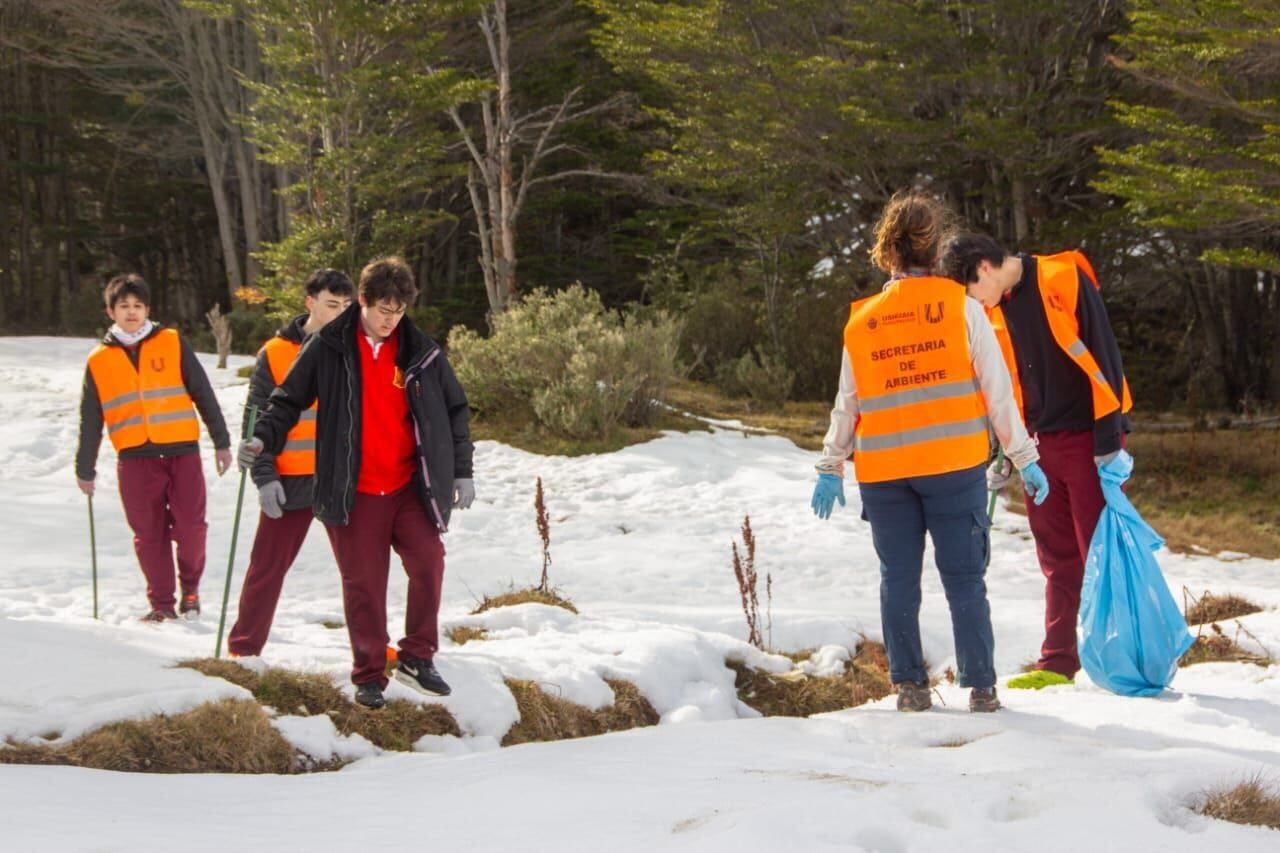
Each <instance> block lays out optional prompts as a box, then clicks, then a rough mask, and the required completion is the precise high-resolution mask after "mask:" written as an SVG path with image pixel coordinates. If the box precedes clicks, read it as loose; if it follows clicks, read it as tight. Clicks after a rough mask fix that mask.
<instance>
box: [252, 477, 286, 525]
mask: <svg viewBox="0 0 1280 853" xmlns="http://www.w3.org/2000/svg"><path fill="white" fill-rule="evenodd" d="M284 500H285V499H284V485H283V484H282V483H281V482H280V481H279V480H272V481H271V482H270V483H263V484H262V485H261V486H258V505H259V506H260V507H262V514H263V515H265V516H266V517H267V518H279V517H280V516H282V515H284Z"/></svg>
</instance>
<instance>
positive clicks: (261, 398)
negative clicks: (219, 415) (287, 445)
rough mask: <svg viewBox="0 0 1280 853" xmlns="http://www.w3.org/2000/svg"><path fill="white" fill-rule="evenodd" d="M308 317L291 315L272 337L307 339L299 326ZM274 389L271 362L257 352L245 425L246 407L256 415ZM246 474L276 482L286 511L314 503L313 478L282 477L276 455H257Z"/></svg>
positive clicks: (260, 481)
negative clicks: (291, 317)
mask: <svg viewBox="0 0 1280 853" xmlns="http://www.w3.org/2000/svg"><path fill="white" fill-rule="evenodd" d="M308 319H310V315H307V314H302V315H300V316H297V317H294V318H293V319H292V320H290V321H289V322H288V323H286V324H284V325H283V326H281V327H280V330H279V331H278V332H276V337H279V338H284V339H285V340H286V341H292V342H293V343H295V344H301V343H302V342H303V341H305V340H306V338H307V333H306V332H304V331H303V327H304V326H306V324H307V320H308ZM274 390H276V378H275V376H273V375H272V373H271V362H270V361H269V360H268V359H267V354H266V352H265V351H259V353H258V361H257V363H256V364H254V366H253V376H252V377H250V379H249V399H248V401H247V402H246V403H245V411H244V420H243V421H241V423H243V424H244V426H245V428H248V426H249V407H250V406H257V407H258V413H259V414H261V413H262V412H265V411H266V410H267V405H268V404H269V401H270V398H271V392H272V391H274ZM250 476H252V477H253V484H254V485H255V486H257V487H258V488H262V487H263V486H265V485H266V484H267V483H272V482H276V481H279V482H280V484H281V485H282V486H284V508H285V509H287V510H294V509H303V508H305V507H310V506H311V505H312V504H313V503H314V502H315V489H314V480H315V478H313V477H309V476H297V477H286V476H282V475H281V474H280V471H279V470H278V469H277V468H276V456H275V454H274V453H262V454H260V455H259V456H258V461H257V462H255V463H254V464H253V471H252V472H251V474H250Z"/></svg>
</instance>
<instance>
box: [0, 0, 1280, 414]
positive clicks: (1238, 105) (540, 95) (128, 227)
mask: <svg viewBox="0 0 1280 853" xmlns="http://www.w3.org/2000/svg"><path fill="white" fill-rule="evenodd" d="M906 186H917V187H921V188H923V189H925V190H926V191H929V192H931V193H934V194H936V195H937V196H938V197H940V198H943V199H945V200H946V201H947V202H948V203H949V205H950V206H951V207H952V208H953V209H954V210H955V212H956V213H957V215H958V217H959V218H960V219H961V220H962V221H963V222H964V223H965V224H967V225H968V226H970V227H974V228H978V229H982V230H985V231H987V232H988V233H990V234H992V235H993V236H995V237H996V238H997V239H999V240H1000V241H1002V242H1003V243H1005V244H1006V245H1007V246H1009V247H1010V248H1016V249H1019V250H1024V251H1032V252H1035V251H1053V250H1058V249H1062V248H1068V247H1077V246H1078V247H1081V248H1083V249H1084V250H1085V251H1086V252H1087V253H1088V255H1089V256H1090V257H1091V259H1092V260H1093V262H1094V265H1095V266H1096V267H1097V268H1098V270H1099V273H1100V276H1101V280H1102V282H1103V288H1104V298H1105V299H1106V302H1107V304H1108V307H1109V310H1110V312H1111V314H1112V319H1113V323H1114V324H1115V326H1116V329H1117V333H1118V335H1119V337H1120V341H1121V346H1122V348H1123V351H1124V356H1125V359H1126V368H1127V370H1128V372H1129V374H1130V377H1131V380H1132V384H1133V387H1134V392H1135V397H1136V398H1137V400H1138V405H1139V408H1141V409H1145V410H1148V411H1152V410H1158V409H1186V408H1190V409H1192V410H1207V409H1229V410H1235V411H1245V412H1256V411H1259V410H1265V409H1273V408H1274V407H1275V406H1276V405H1277V404H1278V403H1280V4H1277V3H1276V2H1275V1H1274V0H1044V2H1037V3H1025V2H1020V0H971V1H970V2H930V0H731V2H730V0H672V1H671V2H661V0H563V1H560V0H541V2H524V0H496V2H466V0H381V2H358V0H256V1H255V2H250V0H38V1H37V0H0V328H2V329H3V330H4V331H6V332H8V333H22V334H31V333H74V334H92V333H95V332H97V331H98V330H100V329H101V328H102V327H103V326H104V325H105V322H104V319H105V318H104V317H103V316H102V312H101V311H100V308H99V305H100V301H99V300H100V297H99V290H100V288H101V285H102V283H103V282H104V281H105V280H106V279H107V278H108V277H109V276H110V275H112V274H114V273H117V272H120V271H126V270H129V271H137V272H139V273H141V274H142V275H143V276H145V277H146V278H147V279H148V280H149V281H151V283H152V284H153V287H154V289H155V293H156V296H155V305H154V309H153V310H154V313H155V315H156V316H158V317H159V318H160V319H162V320H164V321H166V322H170V323H176V324H178V325H179V326H181V327H182V328H183V329H184V330H186V331H187V332H188V333H189V334H192V335H195V336H197V338H198V339H202V340H203V342H204V345H205V346H212V334H211V332H210V330H209V323H208V322H207V320H206V315H207V312H209V311H210V309H212V308H213V307H214V306H215V305H216V306H218V307H219V308H220V310H221V311H222V312H223V313H228V312H229V317H230V321H231V329H232V332H233V345H234V346H235V348H236V349H239V350H242V351H247V350H252V349H253V348H254V347H256V346H257V345H258V344H259V343H260V342H261V340H262V339H263V338H264V337H265V335H266V334H268V333H269V330H270V329H271V328H272V323H273V319H272V316H273V315H278V314H279V313H281V312H284V311H287V310H289V309H290V308H292V307H295V306H296V305H297V302H298V296H297V293H296V291H297V285H298V283H299V282H300V281H301V278H302V277H304V276H305V274H306V273H307V272H308V271H309V270H310V269H312V268H315V267H317V266H323V265H327V266H334V267H338V268H341V269H345V270H348V271H351V272H352V273H353V274H354V272H355V271H358V269H359V267H360V266H361V265H362V264H363V263H364V262H365V261H366V260H368V259H369V258H371V257H374V256H376V255H379V254H385V253H396V254H400V255H402V256H404V257H405V258H406V259H407V260H408V261H409V262H410V263H411V265H412V266H413V268H414V269H415V270H416V271H417V276H418V280H419V285H420V289H421V297H420V303H419V304H418V305H417V306H415V307H414V313H415V316H416V317H417V318H418V319H419V320H420V321H421V322H423V323H425V325H426V326H427V327H428V328H430V329H432V330H433V331H435V332H437V333H438V334H440V335H442V336H443V335H444V334H445V333H447V331H448V329H449V328H450V327H452V326H454V325H458V324H462V325H466V326H469V327H471V328H474V329H477V330H480V331H482V332H483V331H484V330H486V329H487V328H489V327H490V325H491V324H492V320H493V318H494V316H495V315H498V314H501V313H502V312H503V311H504V310H505V309H506V307H507V306H508V305H509V304H511V300H513V299H515V298H518V297H519V295H520V294H521V293H522V292H528V291H530V290H532V289H535V288H549V289H553V290H559V289H562V288H564V287H567V286H568V285H570V284H572V283H574V282H581V283H582V284H583V285H584V286H585V287H587V288H588V289H590V290H593V291H596V292H597V293H598V294H599V295H600V297H601V298H602V299H603V300H604V302H605V304H607V305H610V306H615V307H622V306H624V305H626V304H628V303H643V304H644V305H647V306H656V307H657V308H660V309H666V310H667V311H669V312H671V313H673V314H675V315H677V316H678V317H679V318H680V319H681V320H682V323H683V326H682V331H681V341H680V348H681V352H682V354H683V360H684V363H685V365H686V366H687V368H688V369H689V370H690V371H691V372H692V373H693V375H695V376H697V377H699V378H704V379H711V380H717V379H719V380H724V381H728V380H727V379H726V377H730V378H731V377H732V376H735V375H737V376H741V375H744V373H743V371H742V370H740V369H737V368H740V367H742V366H743V365H746V366H747V367H749V368H751V370H749V371H747V373H748V374H749V375H752V376H757V377H763V378H762V379H759V380H757V381H764V382H769V383H771V384H773V385H775V386H776V387H782V388H785V389H787V390H788V392H789V394H790V395H791V396H793V397H795V398H799V399H815V398H824V397H827V396H828V395H829V394H830V393H831V390H832V388H833V386H834V379H835V375H836V364H837V361H838V358H839V347H838V340H839V338H838V333H839V329H840V328H841V326H842V325H843V323H844V321H845V318H846V315H847V304H848V302H849V300H850V299H853V298H857V297H858V296H860V295H864V294H866V293H869V292H872V291H873V290H874V289H875V288H877V287H878V286H879V283H880V281H881V276H879V275H877V274H876V273H875V272H874V271H873V270H872V269H871V266H870V263H869V260H868V258H867V251H866V250H867V247H868V231H869V229H870V227H871V225H872V224H873V223H874V220H875V217H876V215H877V214H878V212H879V210H880V208H881V207H882V206H883V204H884V202H885V201H886V200H887V199H888V198H889V197H890V196H891V195H892V194H893V192H894V191H895V190H897V189H899V188H902V187H906Z"/></svg>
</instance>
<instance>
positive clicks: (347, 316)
mask: <svg viewBox="0 0 1280 853" xmlns="http://www.w3.org/2000/svg"><path fill="white" fill-rule="evenodd" d="M358 334H363V330H362V329H361V326H360V305H359V303H354V304H352V306H351V307H350V308H348V309H347V310H346V311H345V312H343V313H342V314H341V315H340V316H339V317H338V318H337V319H335V320H334V321H333V322H331V323H329V325H327V326H325V327H324V328H323V329H321V330H320V331H319V332H316V333H315V334H314V335H312V336H311V337H310V338H308V339H307V341H306V343H304V344H303V345H302V351H301V352H300V353H298V360H297V361H295V362H294V363H293V367H292V368H291V369H290V370H289V375H288V376H286V377H285V379H284V382H283V383H282V384H281V385H280V387H278V388H276V389H275V391H273V392H272V393H271V398H270V405H269V406H268V408H267V411H266V412H265V413H264V414H263V415H262V416H261V417H260V418H259V420H258V425H257V427H256V428H255V429H254V431H253V434H254V436H256V437H257V438H260V439H262V442H263V444H264V445H265V452H269V453H279V452H280V451H281V449H283V447H284V442H285V436H286V435H287V434H288V432H289V430H290V429H292V428H293V425H294V424H295V423H297V422H298V418H299V416H301V414H302V412H304V411H305V410H306V409H307V408H308V407H310V406H311V404H312V403H313V402H315V401H316V400H317V399H318V400H319V401H320V403H319V412H318V416H317V418H316V476H315V500H314V503H313V508H314V510H315V514H316V518H318V519H320V520H321V521H323V522H325V523H326V524H346V523H347V520H348V518H349V517H350V514H351V507H352V506H353V505H354V503H355V498H356V482H357V481H358V480H359V477H360V440H361V428H362V418H361V393H360V388H361V384H360V383H361V377H360V373H361V370H360V353H359V350H358V349H357V344H356V335H358ZM397 334H399V335H400V341H399V352H398V355H397V358H396V365H397V366H398V367H399V368H400V369H401V370H402V371H404V385H405V393H406V394H407V395H408V396H409V412H410V414H411V415H412V419H413V425H414V432H415V438H416V439H417V442H416V443H417V450H418V466H417V470H416V472H415V476H414V483H415V486H416V488H417V489H418V494H419V497H421V499H422V502H423V505H424V506H425V507H426V508H427V514H428V515H429V516H430V517H431V519H432V520H433V521H434V522H435V523H436V525H437V526H438V527H439V528H440V530H441V531H444V530H446V529H447V528H448V526H449V516H450V513H451V512H452V508H453V484H454V480H455V478H457V479H462V478H470V477H471V457H472V451H473V450H474V446H473V445H472V443H471V427H470V422H471V409H470V408H469V407H468V405H467V396H466V394H464V393H463V391H462V386H461V385H459V384H458V378H457V377H456V376H455V375H454V373H453V368H452V367H450V366H449V360H448V359H447V358H445V355H444V351H443V350H441V349H440V345H439V344H437V343H436V342H435V341H433V340H432V339H431V338H430V337H429V336H427V334H426V333H425V332H423V331H422V330H420V329H418V328H417V327H416V326H414V325H413V321H412V320H410V319H409V318H408V317H407V316H406V317H405V318H404V319H402V320H401V321H400V325H399V327H398V330H397Z"/></svg>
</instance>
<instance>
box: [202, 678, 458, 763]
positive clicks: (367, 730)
mask: <svg viewBox="0 0 1280 853" xmlns="http://www.w3.org/2000/svg"><path fill="white" fill-rule="evenodd" d="M179 665H180V666H185V667H189V668H191V669H194V670H197V671H199V672H203V673H204V674H205V675H212V676H215V677H218V678H225V679H227V680H228V681H231V682H233V683H235V684H239V685H240V686H241V687H244V688H245V689H247V690H249V691H251V692H252V693H253V696H254V698H255V699H257V700H258V702H260V703H261V704H263V705H269V706H271V707H272V708H275V709H276V710H277V711H279V712H280V713H282V714H294V715H297V716H304V717H310V716H318V715H321V714H323V715H325V716H327V717H329V718H330V719H331V720H333V725H334V728H336V729H337V730H338V733H339V734H343V735H349V734H358V735H360V736H361V737H364V738H365V739H366V740H368V741H369V742H370V743H372V744H374V745H375V746H378V747H380V748H382V749H387V750H394V751H398V752H408V751H410V750H412V749H413V744H414V742H415V741H417V740H418V739H419V738H421V737H422V736H423V735H455V736H460V735H461V734H462V731H461V730H460V729H459V728H458V723H457V721H455V720H454V718H453V715H452V714H450V713H449V711H448V709H446V708H445V707H444V706H442V705H434V704H432V705H419V704H417V703H415V702H408V701H405V700H403V699H393V700H391V701H390V702H388V703H387V704H386V707H384V708H381V709H379V710H376V711H373V710H369V709H368V708H362V707H361V706H359V705H357V704H356V703H355V702H353V701H351V699H349V698H348V697H347V694H346V692H345V691H344V690H342V689H341V688H340V687H338V685H336V684H334V683H333V679H332V678H330V677H329V676H328V675H326V674H324V673H304V672H293V671H291V670H287V669H280V668H276V667H272V668H269V669H267V670H265V671H264V672H263V673H262V674H261V675H259V674H257V673H254V672H250V671H249V670H247V669H245V668H244V667H241V666H239V665H238V664H235V663H233V662H231V661H221V660H212V659H209V658H204V659H201V660H190V661H183V662H182V663H181V664H179ZM235 670H239V672H236V671H235Z"/></svg>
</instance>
